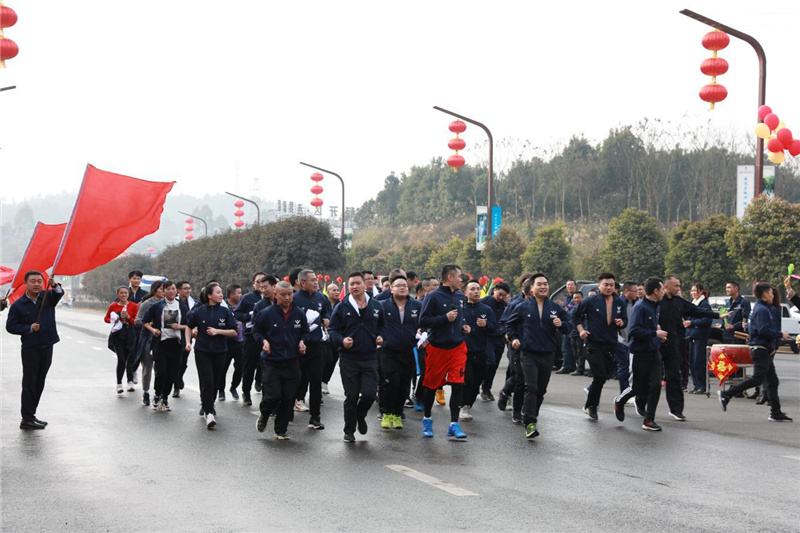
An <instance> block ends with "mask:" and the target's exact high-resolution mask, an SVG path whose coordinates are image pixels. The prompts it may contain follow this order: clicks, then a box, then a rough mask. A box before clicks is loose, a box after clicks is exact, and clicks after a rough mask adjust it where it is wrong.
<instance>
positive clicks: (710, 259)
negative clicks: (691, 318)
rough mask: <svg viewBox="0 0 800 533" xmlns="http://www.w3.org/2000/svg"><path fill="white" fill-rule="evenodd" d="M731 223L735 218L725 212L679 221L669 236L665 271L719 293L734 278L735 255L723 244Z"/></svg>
mask: <svg viewBox="0 0 800 533" xmlns="http://www.w3.org/2000/svg"><path fill="white" fill-rule="evenodd" d="M733 224H734V219H733V218H731V217H728V216H725V215H716V216H714V217H711V218H709V219H708V220H705V221H703V222H695V223H694V224H689V222H687V221H685V220H684V221H683V222H681V223H680V225H679V226H678V229H676V230H675V231H674V232H673V233H672V235H671V236H670V245H669V252H668V253H667V256H666V264H667V272H668V273H669V274H674V275H676V276H678V278H680V279H681V280H682V281H684V282H688V283H695V282H700V283H702V284H703V285H704V286H705V288H706V290H708V291H710V292H712V293H720V294H721V293H722V292H723V290H724V289H725V284H726V283H727V282H728V281H730V280H732V279H736V267H737V266H738V265H737V262H736V260H735V259H736V258H735V257H733V258H732V257H730V256H729V255H728V247H727V244H726V243H725V234H726V233H727V231H728V230H729V229H730V228H731V227H732V226H733ZM688 283H685V284H684V285H686V284H688Z"/></svg>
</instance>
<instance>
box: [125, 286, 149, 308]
mask: <svg viewBox="0 0 800 533" xmlns="http://www.w3.org/2000/svg"><path fill="white" fill-rule="evenodd" d="M128 294H129V296H128V301H129V302H133V303H135V304H136V305H139V304H140V303H142V300H144V297H145V296H147V291H146V290H144V289H143V288H141V287H139V288H138V289H136V292H134V291H133V287H131V286H130V285H129V286H128Z"/></svg>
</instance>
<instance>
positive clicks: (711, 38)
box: [700, 30, 731, 110]
mask: <svg viewBox="0 0 800 533" xmlns="http://www.w3.org/2000/svg"><path fill="white" fill-rule="evenodd" d="M730 42H731V38H730V37H728V34H727V33H725V32H721V31H719V30H714V31H712V32H708V33H706V34H705V35H704V36H703V47H704V48H705V49H706V50H712V51H713V52H714V54H713V55H712V56H711V57H710V58H708V59H706V60H705V61H703V62H702V63H701V64H700V71H701V72H702V73H703V74H705V75H706V76H711V83H710V84H709V85H706V86H705V87H703V88H702V89H700V99H701V100H703V101H704V102H709V103H710V104H711V109H712V110H713V109H714V104H715V103H717V102H721V101H723V100H725V98H727V96H728V90H727V89H726V88H725V87H723V86H722V85H719V84H718V83H717V76H722V75H723V74H725V73H726V72H728V62H727V61H725V60H724V59H722V58H719V57H717V52H718V51H720V50H722V49H723V48H725V47H726V46H728V44H730Z"/></svg>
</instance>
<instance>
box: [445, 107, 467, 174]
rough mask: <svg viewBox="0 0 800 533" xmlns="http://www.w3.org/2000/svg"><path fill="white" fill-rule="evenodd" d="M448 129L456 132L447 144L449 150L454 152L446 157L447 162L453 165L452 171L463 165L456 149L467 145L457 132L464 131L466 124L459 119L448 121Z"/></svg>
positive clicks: (461, 148) (462, 159)
mask: <svg viewBox="0 0 800 533" xmlns="http://www.w3.org/2000/svg"><path fill="white" fill-rule="evenodd" d="M449 129H450V131H452V132H453V133H455V134H456V137H455V139H450V141H449V142H448V143H447V146H448V148H450V149H451V150H455V151H456V153H455V154H453V155H451V156H450V157H448V158H447V164H448V165H450V166H451V167H453V172H458V169H459V168H461V167H463V166H464V163H465V161H464V158H463V157H461V156H460V155H458V151H459V150H463V149H464V147H465V146H467V143H465V142H464V139H459V138H458V134H459V133H464V131H466V129H467V125H466V124H464V123H463V122H462V121H460V120H454V121H453V122H451V123H450V126H449Z"/></svg>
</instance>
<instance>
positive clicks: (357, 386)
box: [339, 356, 378, 433]
mask: <svg viewBox="0 0 800 533" xmlns="http://www.w3.org/2000/svg"><path fill="white" fill-rule="evenodd" d="M339 374H340V375H341V377H342V387H344V432H345V433H355V431H356V423H357V422H358V420H362V419H364V418H366V417H367V413H368V412H369V409H370V407H372V404H373V403H375V396H376V393H377V390H378V358H377V356H376V357H374V358H371V359H366V360H364V359H354V358H350V357H341V358H340V359H339Z"/></svg>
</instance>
